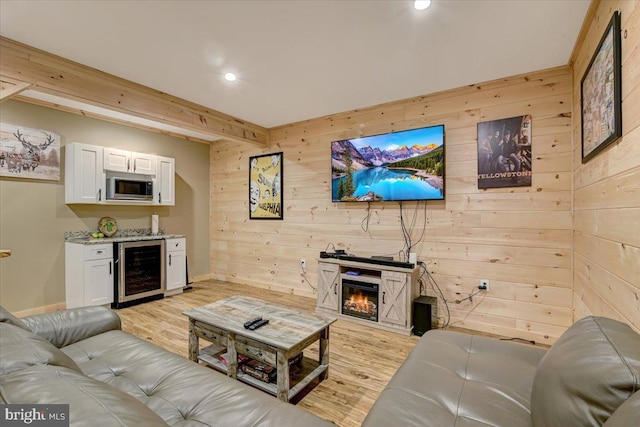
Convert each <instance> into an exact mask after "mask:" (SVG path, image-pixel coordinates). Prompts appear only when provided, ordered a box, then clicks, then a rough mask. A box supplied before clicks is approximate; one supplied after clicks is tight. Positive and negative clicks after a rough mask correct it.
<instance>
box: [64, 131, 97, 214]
mask: <svg viewBox="0 0 640 427" xmlns="http://www.w3.org/2000/svg"><path fill="white" fill-rule="evenodd" d="M102 162H103V150H102V147H96V146H94V145H87V144H80V143H78V142H73V143H71V144H67V145H66V146H65V195H64V199H65V203H68V204H72V203H91V204H100V203H104V201H105V198H106V193H105V185H106V177H105V173H104V171H103V169H102Z"/></svg>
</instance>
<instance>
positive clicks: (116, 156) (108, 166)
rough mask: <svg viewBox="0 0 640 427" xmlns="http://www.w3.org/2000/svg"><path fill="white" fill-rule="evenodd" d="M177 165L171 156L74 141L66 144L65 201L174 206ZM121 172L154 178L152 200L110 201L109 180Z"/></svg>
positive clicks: (152, 179)
mask: <svg viewBox="0 0 640 427" xmlns="http://www.w3.org/2000/svg"><path fill="white" fill-rule="evenodd" d="M175 168H176V162H175V159H172V158H169V157H161V156H155V155H153V154H144V153H136V152H133V151H126V150H118V149H115V148H108V147H98V146H95V145H88V144H81V143H78V142H73V143H71V144H67V145H66V146H65V203H67V204H73V203H89V204H118V205H123V204H130V205H138V206H139V205H141V204H147V205H166V206H174V205H175V204H176V199H175ZM120 173H122V174H126V175H123V176H125V177H128V178H133V176H132V175H131V174H137V175H144V176H145V177H146V178H145V179H146V180H150V181H153V186H154V188H153V200H152V201H122V200H107V194H106V186H107V185H106V184H107V179H108V178H109V177H118V174H120Z"/></svg>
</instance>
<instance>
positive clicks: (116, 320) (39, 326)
mask: <svg viewBox="0 0 640 427" xmlns="http://www.w3.org/2000/svg"><path fill="white" fill-rule="evenodd" d="M20 320H21V321H22V322H23V323H24V324H25V325H26V326H27V327H28V328H29V329H30V330H31V331H33V332H35V333H36V334H38V335H40V336H42V337H45V338H46V339H47V340H48V341H49V342H50V343H51V344H53V345H55V346H56V347H58V348H60V347H64V346H66V345H69V344H73V343H74V342H76V341H81V340H83V339H85V338H89V337H91V336H94V335H98V334H101V333H103V332H106V331H111V330H116V329H120V328H121V324H120V317H119V316H118V315H117V314H116V312H115V311H113V310H111V309H109V308H107V307H102V306H90V307H78V308H71V309H69V310H59V311H54V312H51V313H44V314H36V315H33V316H28V317H24V318H22V319H20Z"/></svg>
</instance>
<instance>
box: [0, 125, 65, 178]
mask: <svg viewBox="0 0 640 427" xmlns="http://www.w3.org/2000/svg"><path fill="white" fill-rule="evenodd" d="M0 176H8V177H12V178H31V179H48V180H52V181H59V180H60V135H58V134H56V133H54V132H49V131H46V130H42V129H32V128H28V127H25V126H17V125H12V124H9V123H0Z"/></svg>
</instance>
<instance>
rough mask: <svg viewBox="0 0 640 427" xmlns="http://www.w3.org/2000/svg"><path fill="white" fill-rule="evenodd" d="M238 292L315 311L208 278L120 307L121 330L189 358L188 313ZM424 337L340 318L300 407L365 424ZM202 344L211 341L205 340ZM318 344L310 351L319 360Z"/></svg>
mask: <svg viewBox="0 0 640 427" xmlns="http://www.w3.org/2000/svg"><path fill="white" fill-rule="evenodd" d="M233 295H245V296H250V297H254V298H260V299H262V300H265V301H271V302H274V303H278V304H282V305H285V306H290V307H295V308H298V309H302V310H306V311H309V312H313V311H314V310H315V300H313V299H311V298H306V297H300V296H295V295H289V294H283V293H280V292H275V291H270V290H265V289H260V288H254V287H250V286H245V285H238V284H232V283H225V282H219V281H215V280H209V281H204V282H198V283H194V284H193V289H192V290H188V291H185V293H183V294H181V295H176V296H172V297H167V298H165V299H162V300H158V301H153V302H148V303H145V304H140V305H137V306H133V307H129V308H125V309H121V310H118V314H119V315H120V317H121V318H122V328H123V329H124V330H125V331H127V332H130V333H132V334H134V335H137V336H139V337H141V338H145V339H147V340H149V341H152V342H154V343H155V344H157V345H159V346H161V347H164V348H165V349H167V350H169V351H172V352H174V353H177V354H180V355H182V356H185V357H188V352H187V349H188V336H187V335H188V329H189V327H188V320H187V317H186V316H184V315H183V314H182V312H183V311H185V310H187V309H190V308H193V307H198V306H201V305H205V304H208V303H211V302H213V301H217V300H219V299H222V298H226V297H229V296H233ZM418 339H419V337H416V336H411V337H406V336H402V335H399V334H395V333H392V332H385V331H380V330H378V329H374V328H370V327H367V326H360V325H356V324H354V323H351V322H346V321H344V320H338V321H337V322H335V323H334V324H333V325H332V326H331V338H330V373H329V378H327V379H326V380H325V381H323V382H321V383H320V384H318V385H317V386H316V387H315V388H314V389H313V390H311V391H309V392H308V393H307V394H306V395H305V396H304V397H303V398H302V399H301V400H300V401H299V402H297V405H298V406H300V407H302V408H304V409H306V410H308V411H309V412H312V413H314V414H316V415H318V416H320V417H322V418H324V419H327V420H329V421H332V422H334V423H335V424H336V425H338V426H342V427H355V426H360V424H361V423H362V421H363V420H364V418H365V416H366V414H367V413H368V412H369V409H370V408H371V406H372V405H373V403H374V402H375V400H376V399H377V397H378V395H379V394H380V392H381V391H382V389H383V388H384V387H385V386H386V384H387V383H388V381H389V380H390V379H391V377H392V376H393V374H394V373H395V372H396V370H397V369H398V367H399V366H400V365H401V364H402V362H403V361H404V360H405V358H406V357H407V354H408V353H409V352H410V351H411V350H412V349H413V347H414V345H415V343H416V342H417V341H418ZM200 342H201V346H206V345H208V343H207V342H206V341H204V340H200ZM317 353H318V344H317V343H316V344H314V345H312V346H311V347H309V348H308V349H306V350H305V355H307V356H309V357H313V358H317Z"/></svg>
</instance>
